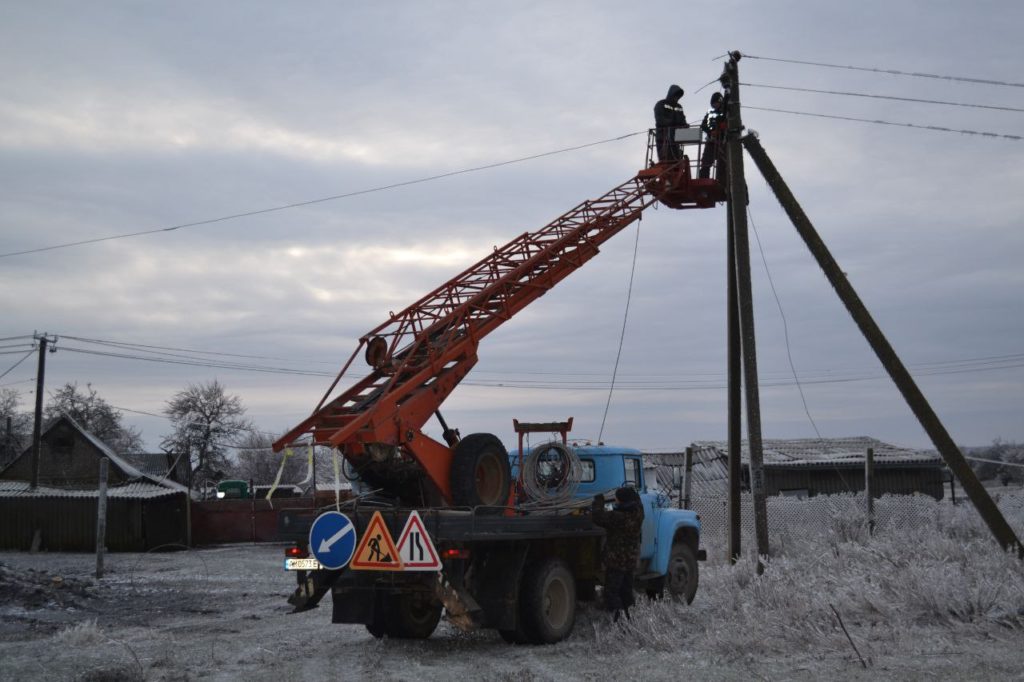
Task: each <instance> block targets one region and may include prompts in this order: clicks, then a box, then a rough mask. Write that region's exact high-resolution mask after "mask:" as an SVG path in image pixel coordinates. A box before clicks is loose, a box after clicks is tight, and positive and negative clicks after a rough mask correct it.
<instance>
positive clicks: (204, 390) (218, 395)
mask: <svg viewBox="0 0 1024 682" xmlns="http://www.w3.org/2000/svg"><path fill="white" fill-rule="evenodd" d="M164 414H166V415H167V416H168V417H169V418H170V420H171V425H172V427H173V429H174V430H173V431H172V432H171V433H170V434H168V435H166V436H164V438H163V440H162V442H161V444H160V446H161V447H162V448H163V449H164V450H166V451H167V452H171V453H174V454H175V455H177V454H182V453H184V454H185V456H186V457H188V459H189V463H190V465H191V467H192V472H193V475H195V476H198V477H200V478H206V479H208V480H214V479H217V478H221V476H218V475H217V474H218V473H220V474H223V472H225V471H229V470H230V468H231V464H232V462H231V459H230V457H229V456H228V452H229V450H230V448H231V447H232V446H234V445H237V443H238V440H239V438H240V437H241V436H242V434H243V433H244V432H245V431H247V430H249V429H251V428H252V427H251V425H250V423H249V421H248V420H247V419H246V418H245V407H244V406H243V405H242V399H241V398H239V397H238V396H235V395H228V394H227V393H225V391H224V387H223V386H222V385H221V384H220V383H219V382H218V381H217V380H216V379H215V380H213V381H210V382H208V383H205V384H198V385H197V384H189V385H188V387H187V388H186V389H185V390H183V391H179V392H178V393H175V394H174V397H173V398H171V399H170V400H169V401H168V402H167V407H166V409H164Z"/></svg>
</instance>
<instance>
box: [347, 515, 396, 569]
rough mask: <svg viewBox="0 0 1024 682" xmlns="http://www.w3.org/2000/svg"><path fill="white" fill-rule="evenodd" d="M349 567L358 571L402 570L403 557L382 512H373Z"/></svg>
mask: <svg viewBox="0 0 1024 682" xmlns="http://www.w3.org/2000/svg"><path fill="white" fill-rule="evenodd" d="M349 568H351V569H353V570H357V571H401V570H402V559H401V556H400V554H399V552H398V548H397V547H395V541H394V540H393V539H392V538H391V533H390V532H389V531H388V526H387V524H386V523H384V517H383V516H381V515H380V512H379V511H378V512H373V518H371V519H370V525H369V526H367V527H366V532H365V533H363V539H362V540H360V542H359V546H358V547H356V553H355V556H354V557H353V558H352V563H350V564H349Z"/></svg>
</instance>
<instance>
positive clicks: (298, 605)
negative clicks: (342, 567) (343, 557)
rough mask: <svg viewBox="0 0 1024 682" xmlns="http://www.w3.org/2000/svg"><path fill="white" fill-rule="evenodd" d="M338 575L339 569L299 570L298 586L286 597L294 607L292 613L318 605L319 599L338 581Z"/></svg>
mask: <svg viewBox="0 0 1024 682" xmlns="http://www.w3.org/2000/svg"><path fill="white" fill-rule="evenodd" d="M340 575H341V571H310V572H308V573H306V572H305V571H300V572H299V576H298V580H299V586H298V587H296V588H295V592H293V593H292V596H290V597H288V603H289V604H291V605H292V606H294V607H295V609H294V610H293V611H292V613H300V612H302V611H309V610H310V609H315V608H316V607H317V606H319V605H320V600H321V599H323V598H324V595H325V594H327V592H328V591H329V590H330V589H331V587H332V586H333V585H334V583H335V582H337V581H338V576H340Z"/></svg>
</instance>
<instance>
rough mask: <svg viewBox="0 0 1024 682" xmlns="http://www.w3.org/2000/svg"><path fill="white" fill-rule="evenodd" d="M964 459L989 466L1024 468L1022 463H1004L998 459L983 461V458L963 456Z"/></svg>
mask: <svg viewBox="0 0 1024 682" xmlns="http://www.w3.org/2000/svg"><path fill="white" fill-rule="evenodd" d="M964 459H973V460H974V461H975V462H988V463H989V464H1001V465H1003V466H1008V467H1024V462H1004V461H1002V460H1000V459H985V458H984V457H971V456H970V455H964Z"/></svg>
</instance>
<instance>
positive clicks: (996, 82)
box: [743, 54, 1024, 88]
mask: <svg viewBox="0 0 1024 682" xmlns="http://www.w3.org/2000/svg"><path fill="white" fill-rule="evenodd" d="M743 57H744V58H746V59H761V60H764V61H769V62H785V63H787V64H802V65H805V66H821V67H826V68H829V69H847V70H849V71H868V72H871V73H884V74H888V75H891V76H911V77H913V78H932V79H937V80H946V81H959V82H963V83H980V84H982V85H1000V86H1004V87H1009V88H1024V83H1012V82H1007V81H999V80H989V79H987V78H968V77H966V76H945V75H942V74H937V73H920V72H915V71H899V70H897V69H876V68H871V67H868V66H844V65H842V64H826V63H824V62H809V61H803V60H800V59H781V58H779V57H760V56H757V55H752V54H744V55H743Z"/></svg>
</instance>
